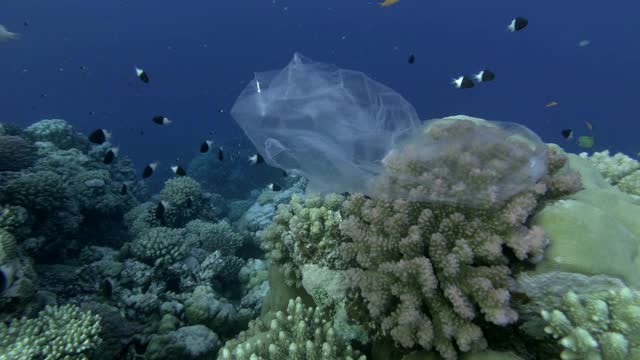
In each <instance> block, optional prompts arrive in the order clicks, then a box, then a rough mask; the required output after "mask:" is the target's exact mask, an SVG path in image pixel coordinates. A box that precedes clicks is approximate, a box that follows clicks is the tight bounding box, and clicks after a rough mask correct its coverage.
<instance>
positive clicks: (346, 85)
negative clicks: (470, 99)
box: [231, 53, 420, 192]
mask: <svg viewBox="0 0 640 360" xmlns="http://www.w3.org/2000/svg"><path fill="white" fill-rule="evenodd" d="M231 115H232V116H233V118H234V119H235V121H236V122H237V123H238V124H239V125H240V127H241V128H242V130H244V132H245V133H246V134H247V136H248V137H249V139H250V140H251V141H252V142H253V144H254V145H255V146H256V148H257V149H258V151H259V152H260V154H262V155H263V157H264V159H265V161H266V162H267V163H268V164H270V165H272V166H276V167H279V168H282V169H284V170H286V171H287V172H290V173H293V174H298V175H302V176H304V177H306V178H307V179H308V180H309V187H310V190H312V191H318V192H331V191H333V192H343V191H349V192H365V191H366V190H367V183H368V182H369V181H371V180H372V179H373V178H374V177H375V176H376V175H378V174H380V173H381V171H382V163H381V160H382V159H383V158H384V156H385V155H386V154H387V153H388V152H389V151H390V150H391V149H392V148H394V147H395V146H396V145H397V144H399V143H401V142H402V141H403V140H404V139H405V138H407V137H408V136H409V135H410V134H411V133H412V132H413V130H414V129H416V128H417V127H418V126H419V125H420V120H419V118H418V115H417V114H416V111H415V109H414V108H413V106H411V104H409V102H407V101H406V100H405V99H404V98H403V97H402V96H401V95H400V94H398V93H397V92H395V91H393V90H392V89H390V88H388V87H386V86H385V85H382V84H380V83H378V82H376V81H374V80H372V79H370V78H369V77H367V76H366V75H365V74H364V73H362V72H358V71H353V70H345V69H340V68H338V67H336V66H334V65H329V64H324V63H319V62H314V61H312V60H310V59H308V58H306V57H304V56H302V55H301V54H299V53H296V54H294V56H293V59H292V60H291V62H289V64H288V65H287V66H286V67H285V68H284V69H282V70H278V71H269V72H263V73H257V74H256V76H255V79H254V80H252V81H251V82H250V83H249V84H248V85H247V87H246V88H245V89H244V90H243V91H242V93H241V94H240V96H239V97H238V99H237V100H236V102H235V104H234V106H233V108H232V109H231Z"/></svg>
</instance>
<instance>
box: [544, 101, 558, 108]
mask: <svg viewBox="0 0 640 360" xmlns="http://www.w3.org/2000/svg"><path fill="white" fill-rule="evenodd" d="M557 105H558V102H557V101H549V102H548V103H547V105H545V106H544V107H548V108H550V107H554V106H557Z"/></svg>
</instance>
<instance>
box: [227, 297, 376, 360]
mask: <svg viewBox="0 0 640 360" xmlns="http://www.w3.org/2000/svg"><path fill="white" fill-rule="evenodd" d="M253 359H265V360H267V359H268V360H285V359H300V360H302V359H317V360H321V359H322V360H366V356H364V355H361V354H360V353H359V351H356V350H354V349H352V348H351V346H350V345H348V344H345V343H344V342H343V341H342V340H341V339H340V338H339V337H337V336H336V333H335V330H334V325H333V323H332V322H331V321H330V320H328V319H327V316H326V314H325V313H324V312H323V311H322V309H320V308H317V307H307V306H305V305H304V304H303V303H302V300H301V299H300V298H296V299H295V300H293V299H291V300H289V304H288V306H287V312H286V313H284V312H282V311H279V312H277V313H276V314H275V317H274V318H273V319H272V320H271V321H270V322H269V323H265V322H263V321H261V320H256V321H254V322H252V323H251V324H250V325H249V329H248V330H247V331H244V332H242V333H240V335H239V336H238V338H237V339H235V340H232V341H229V342H227V343H226V344H225V346H224V347H223V348H222V349H221V350H220V352H219V353H218V360H253Z"/></svg>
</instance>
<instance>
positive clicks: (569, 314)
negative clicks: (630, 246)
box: [541, 287, 640, 360]
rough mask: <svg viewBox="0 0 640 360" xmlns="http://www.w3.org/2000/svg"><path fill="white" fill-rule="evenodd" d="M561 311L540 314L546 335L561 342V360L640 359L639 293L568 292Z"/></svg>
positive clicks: (619, 290) (624, 290)
mask: <svg viewBox="0 0 640 360" xmlns="http://www.w3.org/2000/svg"><path fill="white" fill-rule="evenodd" d="M562 300H563V301H562V307H561V309H555V310H551V311H547V310H543V311H542V312H541V314H542V317H543V319H544V320H545V321H546V322H547V324H548V325H547V327H545V332H546V333H548V334H551V335H553V337H554V338H555V339H558V342H559V343H560V345H562V346H563V347H564V350H563V351H562V353H561V354H560V358H561V359H603V360H627V359H628V360H633V359H639V358H640V293H638V292H637V291H636V290H633V289H630V288H627V287H621V288H615V289H610V290H608V291H603V292H599V293H592V294H585V295H577V294H575V293H574V292H568V293H567V294H565V296H564V297H563V299H562Z"/></svg>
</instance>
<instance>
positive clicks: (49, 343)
mask: <svg viewBox="0 0 640 360" xmlns="http://www.w3.org/2000/svg"><path fill="white" fill-rule="evenodd" d="M100 330H101V326H100V317H99V316H98V315H93V314H91V312H86V313H85V312H81V311H80V308H78V307H77V306H75V305H64V306H60V307H58V306H47V307H46V308H45V309H44V310H43V311H41V312H40V313H39V314H38V317H37V318H35V319H26V318H22V319H17V320H13V321H12V322H11V323H10V324H9V325H8V326H7V325H6V324H5V323H4V322H0V358H3V359H25V360H30V359H50V360H54V359H69V360H88V359H91V358H92V356H91V354H92V351H93V350H94V349H95V348H96V347H97V346H98V344H100V342H101V339H100Z"/></svg>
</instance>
